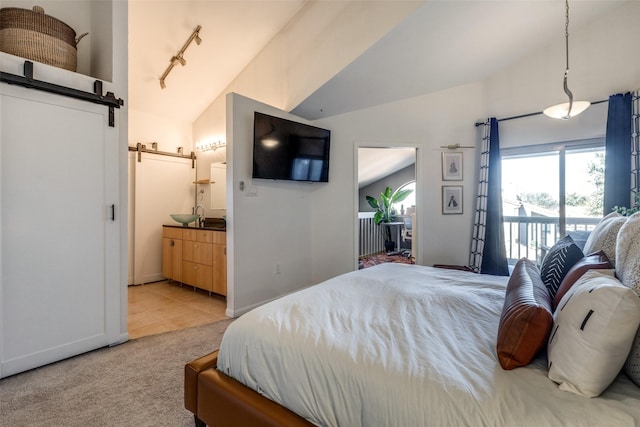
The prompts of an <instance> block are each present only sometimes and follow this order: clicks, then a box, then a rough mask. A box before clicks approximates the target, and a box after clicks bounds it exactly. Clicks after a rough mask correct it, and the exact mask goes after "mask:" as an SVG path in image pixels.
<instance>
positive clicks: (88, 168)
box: [0, 84, 121, 377]
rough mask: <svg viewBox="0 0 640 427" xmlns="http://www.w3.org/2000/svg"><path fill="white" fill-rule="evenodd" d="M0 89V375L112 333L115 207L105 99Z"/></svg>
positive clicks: (115, 328)
mask: <svg viewBox="0 0 640 427" xmlns="http://www.w3.org/2000/svg"><path fill="white" fill-rule="evenodd" d="M0 89H1V93H0V109H1V110H0V113H1V114H0V129H1V130H0V184H1V193H0V208H1V216H0V237H1V246H0V377H4V376H8V375H12V374H14V373H18V372H21V371H24V370H27V369H31V368H34V367H37V366H41V365H43V364H46V363H50V362H54V361H57V360H60V359H63V358H66V357H69V356H73V355H76V354H79V353H82V352H86V351H89V350H92V349H95V348H98V347H102V346H105V345H108V344H110V343H114V342H116V341H117V340H118V337H119V334H120V326H119V324H120V317H121V313H120V289H119V286H120V285H119V283H118V281H119V264H118V263H119V234H120V232H119V225H118V221H119V217H120V212H119V211H118V206H117V203H118V200H119V199H118V194H119V193H118V182H119V176H118V174H119V172H118V170H119V169H118V158H117V156H118V135H117V133H118V131H117V128H113V127H109V126H108V109H107V107H105V106H101V105H96V104H91V103H87V102H84V101H79V100H74V99H70V98H66V97H62V96H59V95H52V94H47V93H43V92H39V91H35V90H32V89H24V88H20V87H14V86H9V85H6V84H2V85H1V86H0ZM113 214H115V215H116V217H115V218H112V215H113Z"/></svg>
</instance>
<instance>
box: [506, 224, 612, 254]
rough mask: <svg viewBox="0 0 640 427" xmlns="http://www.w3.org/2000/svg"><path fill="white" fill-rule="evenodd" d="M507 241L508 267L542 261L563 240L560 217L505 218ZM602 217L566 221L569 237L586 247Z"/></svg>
mask: <svg viewBox="0 0 640 427" xmlns="http://www.w3.org/2000/svg"><path fill="white" fill-rule="evenodd" d="M503 219H504V238H505V246H506V250H507V260H508V261H509V264H515V262H516V261H517V260H518V259H520V258H528V259H530V260H535V261H536V262H538V263H540V262H542V259H543V258H544V255H545V254H546V251H547V250H548V249H549V248H550V247H551V246H553V244H554V243H555V242H556V241H557V240H558V239H560V237H563V236H560V218H557V217H543V216H505V217H503ZM598 222H600V218H567V219H566V234H568V235H570V236H571V237H572V238H573V240H574V241H575V242H576V243H577V244H578V246H580V247H583V246H584V243H585V242H586V240H587V238H588V237H589V233H591V230H593V229H594V227H595V226H596V224H598Z"/></svg>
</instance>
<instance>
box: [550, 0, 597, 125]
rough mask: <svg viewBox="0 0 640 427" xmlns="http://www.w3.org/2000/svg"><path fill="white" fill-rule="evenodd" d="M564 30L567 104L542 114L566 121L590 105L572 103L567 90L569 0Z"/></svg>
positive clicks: (569, 92) (566, 2) (553, 107)
mask: <svg viewBox="0 0 640 427" xmlns="http://www.w3.org/2000/svg"><path fill="white" fill-rule="evenodd" d="M565 10H566V12H565V30H564V39H565V53H566V57H567V67H566V68H565V70H564V83H563V85H564V93H566V94H567V96H568V97H569V102H565V103H564V104H558V105H553V106H551V107H549V108H546V109H545V110H544V111H543V113H544V114H545V115H546V116H549V117H552V118H554V119H563V120H567V119H569V118H571V117H573V116H577V115H578V114H580V113H582V112H583V111H584V110H586V109H587V108H589V105H591V103H590V102H588V101H574V100H573V93H571V91H570V90H569V86H568V84H567V77H568V76H569V0H565Z"/></svg>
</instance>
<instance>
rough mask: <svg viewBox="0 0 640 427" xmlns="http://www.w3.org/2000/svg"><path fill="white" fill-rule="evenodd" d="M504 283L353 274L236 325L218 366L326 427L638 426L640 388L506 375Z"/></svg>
mask: <svg viewBox="0 0 640 427" xmlns="http://www.w3.org/2000/svg"><path fill="white" fill-rule="evenodd" d="M506 283H507V278H505V277H494V276H487V275H477V274H473V273H465V272H460V271H454V270H443V269H436V268H430V267H420V266H414V265H405V264H382V265H378V266H376V267H372V268H368V269H364V270H360V271H357V272H352V273H348V274H345V275H342V276H339V277H336V278H333V279H331V280H328V281H326V282H324V283H322V284H319V285H316V286H313V287H310V288H307V289H304V290H302V291H299V292H296V293H294V294H291V295H288V296H285V297H283V298H281V299H279V300H276V301H273V302H271V303H269V304H265V305H264V306H262V307H259V308H257V309H255V310H253V311H251V312H249V313H247V314H245V315H244V316H242V317H240V318H239V319H237V320H236V321H235V322H233V323H232V324H231V325H230V326H229V328H228V329H227V331H226V333H225V335H224V338H223V340H222V344H221V348H220V354H219V358H218V369H220V370H221V371H222V372H224V373H226V374H228V375H230V376H232V377H234V378H236V379H237V380H239V381H240V382H242V383H243V384H245V385H247V386H248V387H250V388H252V389H254V390H257V391H258V392H259V393H261V394H263V395H264V396H266V397H268V398H269V399H271V400H273V401H275V402H278V403H280V404H281V405H283V406H286V407H287V408H289V409H291V410H293V411H294V412H296V413H297V414H299V415H301V416H302V417H304V418H306V419H308V420H309V421H311V422H313V423H315V424H317V425H322V426H340V427H346V426H376V427H377V426H426V425H429V426H481V425H482V426H485V425H486V426H523V425H531V426H549V425H567V426H568V425H575V426H590V425H591V426H633V425H640V388H638V387H636V386H635V385H634V384H633V383H632V382H631V381H629V380H628V379H627V378H626V377H624V375H620V377H619V378H618V379H617V380H616V381H615V382H614V384H613V385H612V386H611V387H610V388H609V389H608V390H607V391H606V392H605V393H604V394H603V395H602V396H601V397H599V398H596V399H587V398H584V397H580V396H577V395H574V394H572V393H567V392H563V391H560V390H559V389H558V386H557V385H556V384H554V383H553V382H552V381H551V380H549V379H548V378H547V376H546V375H547V369H546V360H545V359H544V358H543V357H541V358H539V359H538V360H536V361H535V362H534V363H533V364H531V365H529V366H527V367H524V368H517V369H515V370H512V371H504V370H502V368H501V367H500V365H499V364H498V360H497V358H496V354H495V342H496V336H497V331H498V321H499V318H500V313H501V311H502V304H503V300H504V292H505V288H506Z"/></svg>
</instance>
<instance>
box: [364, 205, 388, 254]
mask: <svg viewBox="0 0 640 427" xmlns="http://www.w3.org/2000/svg"><path fill="white" fill-rule="evenodd" d="M373 214H374V213H373V212H359V213H358V223H359V227H360V233H359V236H360V243H359V251H358V255H359V256H361V257H362V256H367V255H372V254H377V253H379V252H384V237H383V236H382V230H381V228H380V225H378V224H376V223H375V222H374V221H373Z"/></svg>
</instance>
